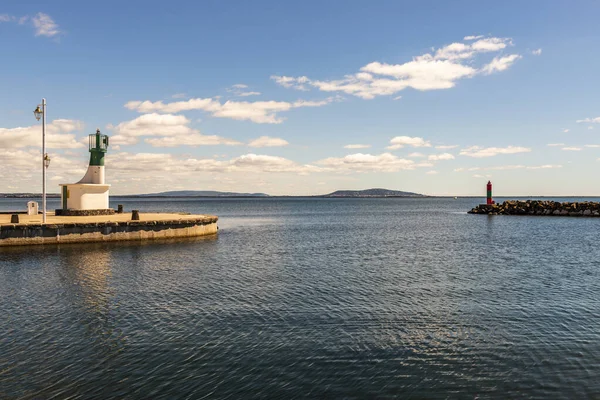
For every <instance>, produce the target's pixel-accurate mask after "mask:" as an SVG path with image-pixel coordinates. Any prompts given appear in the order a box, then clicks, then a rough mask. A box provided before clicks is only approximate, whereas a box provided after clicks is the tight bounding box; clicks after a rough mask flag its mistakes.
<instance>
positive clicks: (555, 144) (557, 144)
mask: <svg viewBox="0 0 600 400" xmlns="http://www.w3.org/2000/svg"><path fill="white" fill-rule="evenodd" d="M564 145H565V144H564V143H548V144H547V146H550V147H560V146H564Z"/></svg>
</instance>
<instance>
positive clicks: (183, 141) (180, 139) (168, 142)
mask: <svg viewBox="0 0 600 400" xmlns="http://www.w3.org/2000/svg"><path fill="white" fill-rule="evenodd" d="M144 142H146V143H148V144H149V145H151V146H152V147H179V146H192V147H195V146H215V145H225V146H237V145H240V144H242V143H241V142H238V141H237V140H232V139H226V138H222V137H220V136H216V135H202V134H200V133H193V134H190V135H181V136H164V137H159V138H148V139H144Z"/></svg>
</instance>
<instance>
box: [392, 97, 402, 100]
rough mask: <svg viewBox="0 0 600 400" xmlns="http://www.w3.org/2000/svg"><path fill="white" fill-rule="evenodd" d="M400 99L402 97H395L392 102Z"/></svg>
mask: <svg viewBox="0 0 600 400" xmlns="http://www.w3.org/2000/svg"><path fill="white" fill-rule="evenodd" d="M401 98H402V96H396V97H394V98H393V99H392V100H400V99H401Z"/></svg>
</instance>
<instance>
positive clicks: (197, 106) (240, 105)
mask: <svg viewBox="0 0 600 400" xmlns="http://www.w3.org/2000/svg"><path fill="white" fill-rule="evenodd" d="M334 100H335V98H333V97H330V98H328V99H325V100H319V101H307V100H298V101H295V102H293V103H289V102H285V101H255V102H247V101H233V100H229V101H226V102H225V103H221V102H220V101H218V100H215V99H213V98H195V99H189V100H186V101H175V102H171V103H166V104H165V103H163V102H162V101H156V102H151V101H130V102H128V103H126V104H125V107H126V108H128V109H130V110H135V111H138V112H141V113H149V112H160V113H178V112H182V111H190V110H203V111H206V112H208V113H210V114H211V115H212V116H213V117H217V118H231V119H235V120H247V121H252V122H255V123H258V124H279V123H281V122H283V119H282V118H280V117H279V116H278V114H277V113H279V112H284V111H289V110H291V109H293V108H300V107H320V106H324V105H326V104H329V103H331V102H333V101H334Z"/></svg>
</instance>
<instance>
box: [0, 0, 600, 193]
mask: <svg viewBox="0 0 600 400" xmlns="http://www.w3.org/2000/svg"><path fill="white" fill-rule="evenodd" d="M599 13H600V3H598V2H597V1H569V2H566V1H529V2H523V1H503V2H493V3H492V2H481V1H453V2H441V1H418V2H417V1H375V0H374V1H369V2H365V1H353V0H345V1H341V0H339V1H335V0H331V1H325V2H324V1H312V0H311V1H301V2H300V1H252V2H248V1H177V0H173V1H169V2H163V1H144V2H121V1H102V2H83V1H72V2H69V1H55V2H48V1H44V2H41V1H28V2H21V1H18V2H17V1H4V2H2V3H1V4H0V50H1V54H2V57H1V59H0V93H1V95H0V192H4V193H7V192H8V193H10V192H41V175H42V173H41V164H42V163H41V158H42V157H41V123H40V122H38V121H36V120H35V118H34V115H33V113H32V111H33V110H34V109H35V108H36V106H37V105H38V104H39V103H41V99H42V98H46V99H47V104H48V106H47V124H48V125H47V152H48V154H49V156H50V157H51V159H52V161H51V164H50V167H49V168H48V191H49V192H51V193H53V192H54V193H58V192H59V187H58V184H59V183H73V182H76V181H78V180H79V179H81V177H83V175H84V173H85V170H86V167H87V163H88V159H89V153H88V148H87V136H88V135H89V134H92V133H94V132H95V130H96V129H97V128H99V129H100V130H101V131H102V133H104V134H107V135H109V136H110V140H111V142H110V144H111V145H110V147H109V151H108V154H107V156H106V177H107V183H110V184H111V185H112V186H111V193H112V194H135V193H155V192H161V191H168V190H220V191H236V192H262V193H268V194H271V195H314V194H325V193H329V192H332V191H335V190H339V189H368V188H375V187H378V188H387V189H394V190H404V191H411V192H417V193H423V194H428V195H451V196H455V195H485V184H486V183H487V181H488V180H492V182H493V184H494V193H495V195H499V196H502V195H504V196H509V195H513V196H518V195H519V196H536V195H537V196H551V195H557V196H571V195H572V196H583V195H600V184H598V179H597V174H596V171H597V170H598V169H599V168H600V161H599V160H600V96H599V94H600V90H599V89H600V84H599V80H598V73H599V71H600V52H599V51H597V48H598V43H599V42H600V27H599V26H598V23H597V16H598V15H599Z"/></svg>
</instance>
